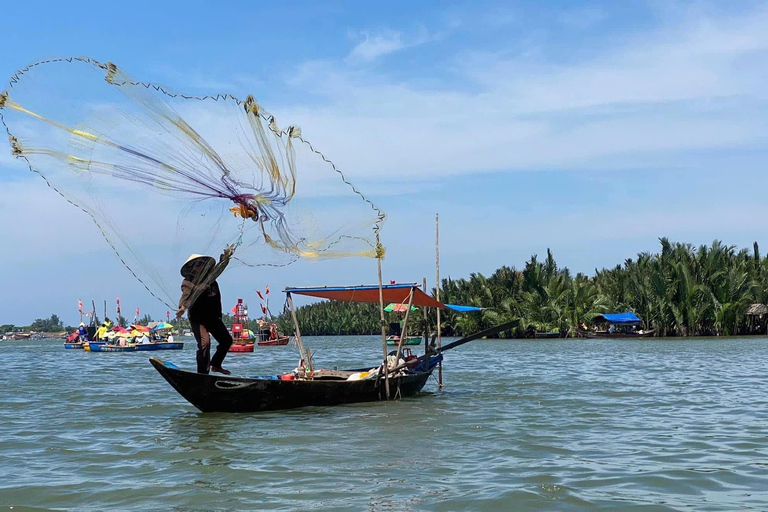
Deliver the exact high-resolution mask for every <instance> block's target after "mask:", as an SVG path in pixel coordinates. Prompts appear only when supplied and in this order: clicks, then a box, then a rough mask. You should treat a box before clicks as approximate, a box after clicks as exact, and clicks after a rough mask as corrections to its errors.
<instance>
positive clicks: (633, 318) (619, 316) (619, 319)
mask: <svg viewBox="0 0 768 512" xmlns="http://www.w3.org/2000/svg"><path fill="white" fill-rule="evenodd" d="M592 321H593V322H595V323H598V322H608V323H610V324H616V325H636V324H640V323H642V322H643V321H642V320H640V318H639V317H638V316H637V315H636V314H634V313H605V314H602V315H597V316H596V317H595V318H593V319H592Z"/></svg>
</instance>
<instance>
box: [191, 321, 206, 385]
mask: <svg viewBox="0 0 768 512" xmlns="http://www.w3.org/2000/svg"><path fill="white" fill-rule="evenodd" d="M189 325H190V326H191V327H192V334H194V335H195V339H196V340H197V373H208V366H209V365H210V362H211V335H210V334H209V333H208V329H206V328H205V327H204V326H202V325H200V324H198V323H195V322H189Z"/></svg>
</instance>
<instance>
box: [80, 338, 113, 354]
mask: <svg viewBox="0 0 768 512" xmlns="http://www.w3.org/2000/svg"><path fill="white" fill-rule="evenodd" d="M106 344H107V342H106V341H100V340H99V341H86V342H85V343H83V349H85V351H86V352H97V351H98V346H99V345H106Z"/></svg>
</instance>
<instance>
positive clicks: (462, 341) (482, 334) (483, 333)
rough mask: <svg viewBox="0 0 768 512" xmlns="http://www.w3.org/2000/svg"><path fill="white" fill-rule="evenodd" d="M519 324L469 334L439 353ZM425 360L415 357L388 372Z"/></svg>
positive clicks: (517, 321)
mask: <svg viewBox="0 0 768 512" xmlns="http://www.w3.org/2000/svg"><path fill="white" fill-rule="evenodd" d="M519 324H520V320H512V321H511V322H506V323H503V324H501V325H497V326H496V327H491V328H490V329H486V330H484V331H480V332H476V333H475V334H471V335H469V336H467V337H465V338H461V339H460V340H456V341H454V342H453V343H449V344H447V345H446V346H444V347H443V348H442V349H441V351H440V352H441V353H442V352H445V351H446V350H451V349H452V348H456V347H460V346H461V345H464V344H465V343H469V342H470V341H475V340H477V339H480V338H485V337H486V336H493V335H494V334H498V333H500V332H502V331H507V330H509V329H513V328H515V327H517V326H518V325H519ZM429 357H432V354H429ZM426 358H427V355H423V356H421V357H417V358H416V359H411V360H410V361H408V362H407V363H403V364H401V365H398V366H396V367H394V368H393V369H391V370H389V372H390V373H394V372H396V371H398V370H401V369H403V368H405V367H406V366H416V365H417V364H419V363H420V362H422V361H423V360H424V359H426Z"/></svg>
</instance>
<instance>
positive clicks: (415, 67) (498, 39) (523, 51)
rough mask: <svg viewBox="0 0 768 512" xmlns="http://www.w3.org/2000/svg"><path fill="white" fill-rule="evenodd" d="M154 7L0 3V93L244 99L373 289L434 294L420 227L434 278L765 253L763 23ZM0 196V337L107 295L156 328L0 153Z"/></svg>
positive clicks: (256, 278)
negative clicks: (93, 84) (548, 260)
mask: <svg viewBox="0 0 768 512" xmlns="http://www.w3.org/2000/svg"><path fill="white" fill-rule="evenodd" d="M160 4H161V3H160V2H151V3H150V2H134V3H131V4H130V6H128V5H125V6H123V5H110V4H108V3H104V2H92V3H89V2H77V3H69V4H67V3H64V4H62V3H60V2H50V3H47V4H46V3H35V5H32V3H24V2H13V3H11V4H10V5H7V6H5V7H4V11H5V15H4V18H5V20H6V22H5V23H4V24H3V30H2V32H0V39H1V40H2V43H3V47H4V48H6V49H7V50H8V51H6V52H3V53H2V55H0V75H2V76H3V77H5V78H3V80H7V78H8V77H10V76H11V74H13V72H14V71H15V70H16V69H18V68H21V67H23V66H25V65H26V64H29V63H31V62H34V61H37V60H40V59H42V58H45V57H51V56H70V55H87V56H90V57H93V58H95V59H97V60H101V61H112V62H115V63H117V64H119V65H120V66H121V67H122V68H124V69H126V70H127V71H128V72H129V73H131V74H132V75H133V76H134V77H137V78H139V79H141V80H145V81H153V82H159V83H163V84H167V85H169V86H171V87H172V88H174V89H176V90H179V91H183V92H190V93H202V92H229V93H232V94H235V95H237V96H239V97H245V96H246V95H247V94H253V95H254V96H255V97H256V98H257V99H258V100H259V102H260V103H261V104H262V105H263V106H264V107H265V108H267V109H268V110H269V111H270V112H272V113H274V114H275V116H276V117H277V118H278V119H279V120H280V121H281V122H280V124H281V125H287V124H295V125H299V126H301V128H302V131H303V134H304V136H305V137H306V138H307V139H309V140H311V141H312V142H313V144H315V145H316V146H318V147H320V148H322V150H323V152H324V153H325V154H326V155H329V156H330V157H331V158H332V159H333V160H334V161H335V162H336V163H337V164H338V165H339V166H340V167H341V168H342V169H344V170H345V172H347V173H348V175H350V176H351V177H352V178H353V180H354V181H355V182H356V183H357V184H358V185H359V186H360V188H361V189H363V190H364V191H365V192H366V194H367V195H369V196H371V197H372V198H373V199H374V200H375V201H376V202H377V203H378V204H379V205H380V206H381V207H382V208H383V209H384V211H386V212H387V214H388V221H387V224H386V226H385V229H384V232H383V241H384V243H385V245H387V247H388V254H387V259H386V260H385V263H384V271H385V279H387V280H389V279H397V280H419V281H420V280H421V278H422V277H424V276H426V277H427V278H428V280H429V282H430V284H432V283H433V281H434V248H433V245H434V238H433V237H434V214H435V213H436V212H439V213H440V216H441V235H442V236H441V258H442V260H441V268H442V275H443V276H447V275H451V276H453V277H465V276H467V275H468V274H469V273H470V272H483V273H490V272H492V271H493V270H494V269H496V268H497V267H499V266H500V265H503V264H507V265H514V266H518V267H520V266H522V265H523V263H524V262H525V260H526V259H527V258H528V257H530V255H531V254H533V253H538V254H544V253H546V250H547V248H548V247H550V248H552V250H553V251H554V253H555V256H556V258H557V260H558V262H560V263H561V264H563V265H566V266H569V267H570V268H572V269H573V270H576V271H584V272H590V273H591V272H592V271H593V270H594V269H595V268H599V267H603V266H612V265H615V264H616V263H619V262H621V261H623V260H624V259H625V258H628V257H632V256H634V255H635V254H636V253H637V252H639V251H654V250H656V249H657V247H658V242H657V239H658V237H660V236H668V237H670V238H672V239H674V240H679V241H686V242H692V243H695V244H700V243H709V242H711V241H712V240H713V239H715V238H718V239H722V240H723V241H724V242H726V243H728V244H736V245H739V246H751V244H752V242H753V241H758V242H761V243H762V244H763V246H764V247H765V249H764V250H768V236H766V235H768V225H767V224H766V223H765V222H762V221H761V219H765V217H766V215H765V214H766V213H767V211H768V208H767V207H766V205H768V186H766V185H768V181H767V180H766V177H765V172H766V171H765V163H766V161H768V160H767V159H766V156H768V151H767V150H768V144H767V141H766V133H768V131H767V130H766V128H768V126H767V125H768V115H766V114H768V109H767V107H768V96H767V95H766V92H765V91H766V89H765V83H767V81H766V78H767V77H766V74H768V65H766V64H768V3H765V2H749V1H744V2H701V1H697V2H675V1H668V2H666V1H665V2H662V1H627V2H576V1H568V2H565V1H563V2H547V5H546V7H542V6H541V2H465V3H452V4H451V5H448V4H447V3H444V2H385V3H381V4H378V5H369V3H366V2H328V3H323V4H321V3H314V2H312V3H308V2H307V3H304V2H290V3H275V2H267V3H263V4H262V5H255V4H254V3H253V2H218V3H217V4H216V7H215V8H212V7H210V5H211V4H210V2H207V3H203V2H185V3H184V4H179V6H173V5H170V4H169V5H160ZM4 140H5V139H4ZM0 187H2V189H3V190H4V191H5V192H4V194H3V198H2V199H1V200H0V226H2V230H3V232H4V233H3V237H2V239H3V240H4V243H3V247H2V249H0V255H2V256H0V257H1V258H2V260H1V261H2V263H3V264H2V266H0V268H1V269H2V270H0V278H2V282H3V285H4V286H3V289H4V291H3V292H2V293H0V324H2V323H17V324H24V323H28V322H30V321H32V320H33V319H34V318H36V317H43V316H48V315H50V313H52V312H55V313H57V314H59V315H61V316H62V317H63V318H64V319H65V321H67V322H70V323H72V322H75V320H77V318H78V317H77V314H76V303H77V299H78V298H82V299H83V300H84V301H86V302H89V301H90V300H91V299H94V300H96V301H97V302H98V303H100V302H101V301H102V300H108V302H109V311H110V312H113V310H114V306H113V303H114V298H115V297H116V296H118V295H119V296H120V297H121V299H122V303H123V310H124V311H133V309H135V307H137V306H139V307H140V308H141V309H142V311H143V312H148V313H150V314H151V315H153V316H155V317H159V316H161V315H164V314H165V309H166V308H165V307H163V306H161V305H159V304H158V303H156V302H155V301H154V300H153V299H152V298H151V297H150V296H149V295H148V294H147V293H146V292H144V291H143V290H142V288H141V287H140V286H139V285H138V284H137V283H136V282H135V281H134V280H133V279H132V278H131V276H130V275H129V274H128V272H127V271H126V270H125V269H124V268H123V267H122V266H121V265H120V263H119V262H118V261H117V259H116V258H115V257H114V255H112V254H111V253H110V252H109V249H108V247H106V244H105V243H103V241H102V240H101V239H100V236H99V235H98V233H97V232H96V230H95V228H94V227H93V225H92V224H91V223H90V221H89V220H88V218H87V217H84V216H83V214H82V213H80V212H77V211H76V210H74V209H73V208H72V207H71V206H69V205H68V204H66V203H64V202H63V201H62V200H61V199H60V198H59V197H58V196H56V195H55V194H54V193H52V192H51V191H50V190H48V189H47V188H46V187H45V185H44V183H43V182H42V181H41V180H40V179H39V178H37V177H36V176H34V175H32V174H31V173H29V171H28V170H26V169H25V168H24V167H23V166H21V165H20V164H19V163H17V162H16V161H15V160H14V159H13V158H12V157H11V156H10V148H9V146H8V145H7V143H6V142H2V144H0ZM147 229H151V226H147ZM158 250H159V251H162V250H163V247H162V246H159V247H158ZM375 277H376V267H375V263H374V262H373V261H369V260H363V259H357V260H352V259H348V260H338V261H325V262H320V263H313V264H310V263H303V262H300V263H298V264H296V265H293V266H291V267H289V268H287V269H282V270H276V271H266V270H256V271H252V272H250V273H247V272H239V273H232V274H229V275H225V276H224V277H223V278H222V280H221V282H222V288H223V290H224V296H225V301H227V302H234V300H235V299H236V298H237V297H244V298H245V299H246V300H248V301H251V302H252V303H256V297H255V293H254V290H255V289H256V288H262V289H263V286H264V284H267V283H268V284H270V287H271V288H272V290H275V291H276V290H279V289H280V288H281V287H282V286H284V285H293V286H301V285H314V284H331V283H343V284H357V283H363V282H366V283H367V282H373V281H374V280H375ZM274 301H277V302H281V301H282V299H281V298H278V297H277V296H276V295H274V294H273V302H274Z"/></svg>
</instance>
